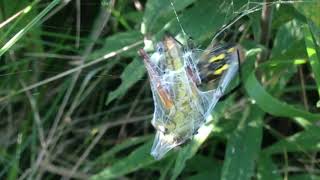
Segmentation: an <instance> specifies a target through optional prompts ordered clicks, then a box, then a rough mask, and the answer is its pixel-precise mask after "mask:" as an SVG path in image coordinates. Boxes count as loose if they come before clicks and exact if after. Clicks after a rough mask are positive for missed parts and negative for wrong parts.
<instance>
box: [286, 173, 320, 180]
mask: <svg viewBox="0 0 320 180" xmlns="http://www.w3.org/2000/svg"><path fill="white" fill-rule="evenodd" d="M319 179H320V176H316V175H314V174H299V175H292V176H289V180H319Z"/></svg>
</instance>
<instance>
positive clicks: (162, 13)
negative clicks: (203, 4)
mask: <svg viewBox="0 0 320 180" xmlns="http://www.w3.org/2000/svg"><path fill="white" fill-rule="evenodd" d="M171 1H172V3H173V6H174V8H175V10H176V11H180V10H182V9H184V8H186V7H187V6H189V5H190V4H192V3H193V2H195V1H196V0H184V1H181V0H171ZM144 12H145V13H144V17H143V24H142V27H141V31H142V33H143V34H147V33H155V32H157V31H158V30H159V28H160V27H163V25H164V24H165V23H166V22H167V21H169V20H170V19H171V18H173V17H174V16H175V15H174V10H173V8H172V6H171V3H170V0H162V1H159V0H148V2H147V3H146V9H145V11H144Z"/></svg>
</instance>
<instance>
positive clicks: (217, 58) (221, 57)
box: [209, 54, 226, 63]
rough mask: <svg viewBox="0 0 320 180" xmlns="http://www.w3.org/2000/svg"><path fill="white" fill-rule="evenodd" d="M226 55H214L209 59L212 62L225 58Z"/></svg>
mask: <svg viewBox="0 0 320 180" xmlns="http://www.w3.org/2000/svg"><path fill="white" fill-rule="evenodd" d="M225 57H226V55H225V54H220V55H219V56H213V57H212V58H210V59H209V62H210V63H212V62H214V61H219V60H221V59H224V58H225Z"/></svg>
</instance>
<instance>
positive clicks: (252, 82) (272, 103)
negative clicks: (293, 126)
mask: <svg viewBox="0 0 320 180" xmlns="http://www.w3.org/2000/svg"><path fill="white" fill-rule="evenodd" d="M244 85H245V89H246V91H247V93H248V95H249V96H250V97H251V98H252V99H253V100H254V102H255V103H256V104H257V105H258V106H259V107H260V108H261V109H262V110H263V111H265V112H268V113H270V114H272V115H274V116H280V117H289V118H296V117H301V118H304V119H306V120H308V121H314V120H319V119H320V114H315V113H310V112H307V111H304V110H301V109H298V108H295V107H293V106H291V105H289V104H287V103H285V102H282V101H279V100H278V99H276V98H274V97H272V96H271V95H270V94H269V93H268V92H267V91H266V90H265V89H264V88H263V87H262V86H261V84H260V83H259V82H258V80H257V78H256V76H255V74H254V72H251V73H250V75H249V77H248V78H247V80H246V81H245V84H244Z"/></svg>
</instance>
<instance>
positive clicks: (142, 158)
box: [90, 141, 156, 180]
mask: <svg viewBox="0 0 320 180" xmlns="http://www.w3.org/2000/svg"><path fill="white" fill-rule="evenodd" d="M151 145H152V142H151V141H150V142H148V143H146V144H144V145H142V146H140V147H139V148H137V149H136V150H134V151H133V152H132V153H130V155H129V156H127V157H125V158H123V159H119V160H118V161H117V162H116V163H115V164H113V165H112V166H110V167H107V168H105V169H104V170H102V171H101V172H99V173H98V174H96V175H93V176H92V177H91V178H90V179H92V180H104V179H114V178H117V177H120V176H123V175H125V174H128V173H130V172H133V171H136V170H138V169H141V168H143V167H146V166H148V165H151V164H152V163H154V162H156V160H155V159H154V158H153V157H152V156H151V155H150V148H151Z"/></svg>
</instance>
